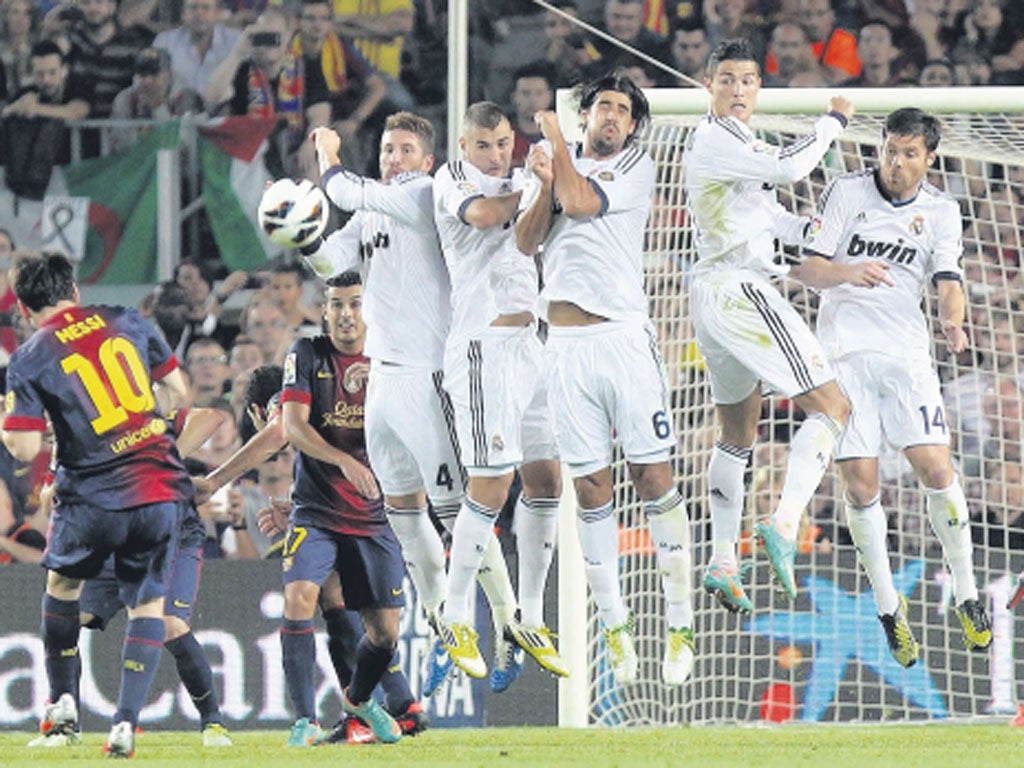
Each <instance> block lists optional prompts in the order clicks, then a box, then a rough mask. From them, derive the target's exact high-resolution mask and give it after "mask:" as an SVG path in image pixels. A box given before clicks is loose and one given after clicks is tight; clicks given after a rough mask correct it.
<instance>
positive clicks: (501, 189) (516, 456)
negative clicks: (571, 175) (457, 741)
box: [434, 101, 569, 677]
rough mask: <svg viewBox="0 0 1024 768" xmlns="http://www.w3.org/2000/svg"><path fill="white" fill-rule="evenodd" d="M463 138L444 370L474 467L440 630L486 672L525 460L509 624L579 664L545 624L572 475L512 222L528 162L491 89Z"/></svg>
mask: <svg viewBox="0 0 1024 768" xmlns="http://www.w3.org/2000/svg"><path fill="white" fill-rule="evenodd" d="M459 144H460V146H461V148H462V155H463V157H464V158H465V159H464V160H455V161H451V162H448V163H446V164H445V165H443V166H441V168H440V169H438V172H437V174H436V176H435V177H434V204H435V220H436V223H437V231H438V234H439V235H440V236H441V245H442V247H443V249H444V256H445V261H446V262H447V264H448V272H449V274H450V275H451V281H452V328H451V331H450V332H449V334H448V343H447V348H446V351H445V363H444V380H445V388H446V389H447V390H448V392H449V393H450V394H451V397H452V404H453V405H454V406H455V424H456V427H457V428H458V434H459V446H460V448H461V451H462V464H463V466H465V467H466V469H467V471H468V472H469V487H468V488H467V491H466V499H465V501H464V502H463V503H462V509H461V510H459V515H458V518H457V519H456V522H455V528H454V530H453V537H452V548H451V566H450V568H449V572H448V591H447V595H446V597H445V603H444V625H443V626H442V629H441V635H442V638H443V639H445V641H446V645H447V647H448V650H449V652H450V653H451V656H452V660H453V661H454V662H455V664H456V665H457V666H459V668H460V669H463V670H465V671H466V673H467V674H469V675H471V676H472V677H483V676H484V674H486V671H487V667H486V665H485V664H484V660H483V658H482V657H481V656H480V650H479V648H478V647H477V641H476V638H477V634H476V631H475V630H474V629H473V628H472V614H471V612H470V600H469V597H470V590H471V589H474V588H475V581H474V578H475V576H476V574H477V570H478V569H479V567H480V563H481V560H482V559H483V554H484V552H485V551H486V550H487V548H488V547H489V546H491V542H492V541H493V540H494V526H495V523H496V520H497V517H498V514H499V512H500V511H501V508H502V505H503V504H504V503H505V499H506V498H507V496H508V492H509V488H510V487H511V485H512V479H513V475H514V473H515V470H516V468H517V467H518V468H519V471H520V474H521V476H522V482H523V492H522V494H521V495H520V497H519V501H518V503H517V504H516V510H515V530H516V541H517V550H518V553H519V603H520V606H521V611H522V615H521V622H519V621H515V622H511V623H510V624H509V625H508V626H507V627H506V628H505V633H506V635H508V636H509V637H511V638H513V639H514V640H515V642H516V644H517V645H518V646H520V647H521V648H522V649H523V650H525V651H526V652H527V653H529V654H530V655H531V656H533V657H534V659H536V660H537V663H538V664H540V665H541V666H542V667H544V668H545V669H547V670H549V671H551V672H554V673H555V674H556V675H560V676H563V677H564V676H566V675H568V674H569V670H568V668H567V667H566V666H565V662H564V661H563V660H562V658H561V656H559V655H558V651H557V650H556V649H555V646H554V643H552V641H551V633H550V631H549V630H548V628H547V627H546V626H545V624H544V585H545V583H546V581H547V575H548V570H549V569H550V566H551V559H552V556H553V554H554V547H555V540H556V538H557V533H558V502H559V497H560V496H561V479H560V476H559V469H558V450H557V448H556V446H555V437H554V433H553V431H552V424H551V412H550V410H549V409H548V402H547V395H546V391H545V389H544V388H543V386H541V371H542V368H543V365H542V361H541V356H542V354H543V345H542V344H541V341H540V339H539V338H538V336H537V322H536V317H535V314H534V313H535V312H536V310H537V298H538V295H537V294H538V275H537V267H536V264H535V263H534V261H533V259H530V258H525V257H524V255H523V254H522V253H520V251H519V249H518V248H517V247H516V241H515V232H514V230H513V229H512V226H511V225H512V221H513V217H514V216H515V214H516V210H517V208H518V205H519V202H520V197H521V194H522V186H523V174H522V172H521V171H517V172H515V173H514V175H513V176H511V177H510V175H509V174H510V169H511V167H512V148H513V145H514V139H513V134H512V125H511V124H510V123H509V121H508V118H507V117H505V115H504V114H503V113H502V111H501V108H500V107H498V106H497V105H496V104H493V103H491V102H489V101H483V102H478V103H476V104H473V105H471V106H470V107H469V109H467V110H466V114H465V116H464V117H463V122H462V136H461V137H460V139H459ZM497 661H498V664H499V665H500V664H501V662H502V661H503V660H502V659H500V658H499V659H498V660H497ZM513 668H515V669H518V667H517V666H513ZM492 671H493V670H492Z"/></svg>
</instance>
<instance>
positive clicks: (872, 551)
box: [846, 496, 899, 615]
mask: <svg viewBox="0 0 1024 768" xmlns="http://www.w3.org/2000/svg"><path fill="white" fill-rule="evenodd" d="M846 524H847V526H848V527H849V529H850V537H851V538H852V539H853V544H854V546H855V547H857V559H858V560H859V561H860V564H861V566H862V567H863V568H864V572H865V573H866V574H867V576H868V581H869V582H870V583H871V588H872V589H873V590H874V592H875V604H876V605H877V606H878V613H879V615H885V614H890V613H892V612H893V611H895V610H896V608H897V607H898V606H899V595H898V593H897V592H896V587H895V585H894V584H893V580H892V569H891V568H890V566H889V548H888V546H887V545H886V531H887V527H888V526H887V523H886V519H885V510H884V509H882V504H881V502H880V501H879V497H877V496H876V497H875V499H874V500H873V501H872V502H871V503H870V504H868V505H867V506H865V507H858V506H855V505H854V504H853V503H852V502H851V501H850V500H849V499H847V500H846Z"/></svg>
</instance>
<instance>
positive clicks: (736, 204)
mask: <svg viewBox="0 0 1024 768" xmlns="http://www.w3.org/2000/svg"><path fill="white" fill-rule="evenodd" d="M705 86H706V87H707V89H708V91H709V92H710V94H711V110H710V112H709V113H708V114H707V115H706V116H705V117H704V118H703V119H702V120H701V121H700V123H699V124H698V125H697V126H696V127H695V128H694V129H693V130H692V131H691V132H690V135H689V136H688V137H687V141H686V149H685V152H684V155H683V166H684V174H685V178H684V186H685V189H686V197H687V205H688V207H689V210H690V213H691V220H692V222H693V226H694V230H695V239H696V245H697V255H698V258H699V260H698V262H697V265H696V266H695V267H694V270H693V277H692V280H691V283H690V311H691V315H692V319H693V327H694V330H695V332H696V337H697V344H698V346H699V348H700V351H701V354H702V355H703V356H704V359H705V361H706V363H707V370H708V374H709V377H710V380H711V396H712V398H713V399H714V402H715V410H716V412H717V415H718V423H719V427H720V430H721V431H720V435H719V438H718V441H717V442H716V443H715V447H714V449H713V451H712V454H711V460H710V462H709V463H708V471H707V485H708V505H709V508H710V510H711V531H712V553H713V554H712V557H711V562H710V563H709V565H708V567H707V570H706V571H705V574H704V589H705V590H707V591H708V592H709V593H711V594H714V595H715V596H716V597H717V598H718V600H719V602H720V603H721V604H722V605H723V606H724V607H726V608H728V609H729V610H732V611H745V612H749V611H752V610H753V604H752V603H751V601H750V598H749V597H747V594H746V591H745V590H744V589H743V585H742V584H741V582H740V578H739V571H738V567H737V563H736V542H737V541H739V534H740V522H741V519H742V514H743V473H744V471H745V470H746V467H747V464H748V463H749V461H750V456H751V451H752V446H753V444H754V441H755V440H756V438H757V420H758V417H759V415H760V413H761V385H762V383H763V384H765V385H768V386H770V387H771V388H772V389H774V390H775V391H776V392H779V393H780V394H782V395H784V396H786V397H788V398H790V399H792V400H793V401H794V402H795V403H796V404H797V405H798V406H799V407H800V409H801V410H803V412H804V413H805V414H807V418H806V419H804V422H803V424H802V425H801V426H800V428H799V429H798V430H797V432H796V434H795V435H794V436H793V440H792V442H791V444H790V447H789V460H788V464H787V467H786V479H785V482H784V484H783V488H782V495H781V498H780V499H779V506H778V508H777V509H776V511H775V513H774V514H773V515H772V517H771V518H770V519H769V520H763V521H760V522H758V523H757V525H756V527H755V533H756V535H757V537H758V539H759V540H760V541H761V542H762V543H763V544H764V547H765V549H766V551H767V553H768V558H769V560H770V562H771V566H772V570H773V571H774V573H775V576H776V578H777V579H778V581H779V583H780V584H781V586H782V588H783V589H784V590H785V592H786V593H787V594H788V595H789V596H790V597H795V596H796V582H795V577H794V573H793V566H794V559H795V555H796V544H795V541H796V536H797V530H798V527H799V523H800V516H801V514H802V513H803V510H804V507H806V506H807V503H808V502H809V501H810V499H811V496H812V495H813V494H814V491H815V489H816V488H817V487H818V483H820V482H821V478H822V475H823V474H824V473H825V469H826V468H827V466H828V462H829V458H830V457H831V455H832V451H833V449H834V447H835V444H836V441H837V440H838V439H839V436H840V435H841V434H842V431H843V425H844V424H845V423H846V419H847V416H848V414H849V411H850V405H849V402H848V401H847V399H846V397H845V396H844V395H843V393H842V391H841V390H840V389H839V385H838V384H836V382H835V375H834V374H833V372H832V369H831V368H830V367H829V365H828V363H827V361H826V360H825V355H824V354H823V353H822V351H821V345H820V344H819V343H818V340H817V339H816V338H815V337H814V334H813V333H812V332H811V330H810V328H808V327H807V323H805V322H804V321H803V319H802V318H801V317H800V316H799V315H798V314H797V312H796V310H794V309H793V307H792V306H791V305H790V304H789V303H788V302H787V301H786V300H785V299H783V298H782V296H781V295H780V294H779V292H778V291H777V290H776V289H775V288H774V287H773V286H772V285H771V283H770V282H769V278H770V277H772V276H773V275H780V274H783V273H784V268H783V267H780V266H778V265H776V264H775V263H774V255H775V254H774V241H775V238H779V239H781V240H782V241H783V242H785V243H788V244H794V245H795V244H798V243H799V242H800V241H801V239H802V237H803V234H804V230H805V229H806V227H807V223H808V221H807V219H806V218H804V217H799V216H796V215H793V214H790V213H789V212H787V211H786V210H785V209H784V208H783V207H782V206H781V205H780V204H779V202H778V200H777V199H776V193H775V189H774V185H775V184H784V183H789V182H793V181H796V180H798V179H801V178H803V177H805V176H806V175H807V174H808V173H810V172H811V171H812V170H813V169H814V167H815V166H816V165H817V164H818V163H819V162H820V160H821V158H822V157H823V156H824V154H825V152H826V151H828V149H829V147H830V146H831V144H832V141H833V140H834V139H835V138H836V137H838V136H839V134H840V133H841V132H842V130H843V128H844V127H845V126H846V124H847V122H849V120H850V118H851V117H852V116H853V106H852V105H851V104H850V103H849V102H848V101H847V100H846V99H843V98H840V97H834V98H833V99H832V100H831V104H830V111H829V112H828V113H827V114H825V115H824V116H823V117H821V118H819V119H818V121H817V122H816V123H815V126H814V132H813V133H811V134H808V135H807V136H804V137H802V138H800V139H798V140H797V141H795V142H793V143H792V144H790V145H788V146H785V147H777V146H772V145H770V144H766V143H765V142H763V141H760V140H759V139H758V138H757V137H756V136H755V135H754V133H753V131H752V130H751V129H750V127H749V125H748V123H749V121H750V118H751V115H752V114H753V112H754V108H755V105H756V103H757V94H758V91H759V90H760V88H761V73H760V67H759V66H758V64H757V62H756V61H755V60H754V56H753V54H752V53H751V49H750V48H749V46H748V45H747V44H746V42H745V41H742V40H726V41H724V42H722V43H720V44H719V45H718V46H717V47H716V48H715V50H714V51H713V52H712V54H711V56H710V58H709V60H708V66H707V76H706V79H705Z"/></svg>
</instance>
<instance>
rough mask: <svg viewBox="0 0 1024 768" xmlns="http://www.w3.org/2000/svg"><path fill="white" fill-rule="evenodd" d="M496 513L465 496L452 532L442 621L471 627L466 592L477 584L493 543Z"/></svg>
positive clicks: (467, 593)
mask: <svg viewBox="0 0 1024 768" xmlns="http://www.w3.org/2000/svg"><path fill="white" fill-rule="evenodd" d="M498 512H499V510H497V509H491V508H489V507H485V506H484V505H483V504H478V503H477V502H475V501H473V499H471V498H469V497H468V496H467V497H466V500H465V501H463V502H462V509H460V510H459V516H458V517H457V518H456V519H455V529H454V530H453V531H452V550H451V562H450V563H449V566H448V589H447V592H446V594H445V599H444V620H445V622H447V623H449V624H472V623H473V620H472V616H471V615H470V612H469V590H470V589H471V588H474V587H475V585H476V576H477V571H479V570H480V563H481V562H482V561H483V559H484V553H485V552H486V551H487V548H488V547H489V546H490V545H491V542H492V541H493V540H494V521H495V520H496V519H497V517H498Z"/></svg>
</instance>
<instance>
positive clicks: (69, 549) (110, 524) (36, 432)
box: [2, 255, 192, 757]
mask: <svg viewBox="0 0 1024 768" xmlns="http://www.w3.org/2000/svg"><path fill="white" fill-rule="evenodd" d="M73 274H74V273H73V267H72V265H71V263H70V262H69V261H68V260H67V259H66V258H65V257H64V256H62V255H44V256H43V257H41V258H39V259H33V260H30V261H26V262H24V263H23V264H22V265H21V266H20V267H19V269H18V272H17V277H16V279H15V282H14V292H15V295H16V296H17V297H18V307H19V311H20V312H21V313H22V314H23V315H24V316H25V317H26V318H27V319H28V320H29V322H30V323H31V324H32V326H33V327H34V328H36V332H35V333H34V334H33V335H32V336H31V337H30V338H29V339H28V340H27V341H25V343H24V344H22V346H21V347H20V348H19V349H18V350H17V351H16V352H15V353H14V355H13V356H12V357H11V361H10V365H9V366H8V370H7V395H6V398H5V410H6V417H5V419H4V424H3V433H2V435H3V442H4V444H5V445H6V446H7V448H8V450H9V451H10V452H11V454H12V455H13V456H14V457H15V458H17V459H20V460H22V461H25V460H29V459H31V458H33V457H34V456H35V455H36V454H37V453H38V452H39V449H40V446H41V444H42V435H43V432H44V430H45V429H46V420H47V418H49V421H50V422H51V423H52V425H53V431H54V436H55V438H56V446H57V471H56V475H55V479H54V489H55V505H54V508H53V512H52V514H51V518H50V531H49V536H48V544H47V549H46V552H45V554H44V556H43V565H44V566H45V567H46V568H47V571H48V572H47V581H46V594H45V595H44V597H43V606H42V614H43V620H42V626H43V644H44V647H45V650H46V671H47V676H48V678H49V681H50V701H51V702H52V704H50V705H49V706H48V707H47V712H46V714H45V715H44V725H45V724H46V723H47V722H48V723H49V725H50V726H51V728H60V729H67V730H69V731H73V730H74V728H75V726H76V723H77V707H76V706H75V703H74V702H75V698H76V696H75V693H76V691H75V687H76V686H77V680H78V673H79V669H80V666H81V662H80V660H79V657H78V634H79V604H78V598H79V595H80V594H81V590H82V581H83V580H84V579H88V578H90V577H93V576H95V575H97V574H98V573H99V571H100V569H101V568H102V566H103V563H104V561H105V560H106V559H107V557H108V556H109V555H110V554H113V555H114V556H115V572H116V575H117V578H118V580H119V582H120V585H121V596H122V598H123V599H124V602H125V605H126V606H127V608H128V625H127V627H126V630H125V642H124V651H123V659H124V660H123V664H122V667H121V689H120V695H119V698H118V703H117V710H116V712H115V714H114V725H113V727H112V728H111V731H110V736H109V737H108V739H107V747H106V749H107V752H108V753H109V754H111V755H114V756H121V757H129V756H131V755H132V754H133V753H134V751H135V736H134V731H135V726H136V724H137V723H138V717H139V710H140V709H141V708H142V704H143V701H144V699H145V697H146V693H147V692H148V690H149V686H150V684H151V683H152V681H153V675H154V673H155V672H156V667H157V663H158V661H159V654H160V647H161V645H162V644H163V640H164V622H163V609H164V600H163V598H164V584H165V582H166V576H167V569H168V567H169V566H170V563H171V560H172V559H173V556H174V553H175V551H176V549H177V545H178V532H179V530H180V527H181V520H182V518H183V516H184V514H185V513H186V511H187V509H188V507H189V505H190V504H191V503H192V483H191V481H190V480H189V477H188V474H187V473H186V472H185V468H184V466H183V465H182V462H181V458H180V457H179V455H178V451H177V449H176V447H175V445H174V441H173V439H172V438H171V436H170V435H169V434H168V433H167V426H166V422H165V421H164V419H163V417H162V416H161V414H160V412H159V410H158V406H157V401H158V399H159V400H160V403H161V405H163V406H165V407H168V408H169V407H173V406H175V405H177V404H178V403H179V402H180V401H182V400H183V399H184V398H185V396H186V394H187V389H186V385H185V381H184V377H183V376H182V375H181V372H180V370H179V369H178V363H177V361H176V360H175V358H174V356H173V355H172V354H171V350H170V349H169V348H168V346H167V343H166V342H165V341H164V340H163V337H161V336H160V334H159V332H158V331H157V330H156V328H155V327H154V326H153V325H151V324H150V323H149V322H148V321H146V320H145V319H144V318H143V317H142V316H141V315H139V314H138V313H137V312H136V311H135V310H132V309H124V308H118V307H105V306H80V305H79V296H78V287H77V286H76V285H75V283H74V276H73Z"/></svg>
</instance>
